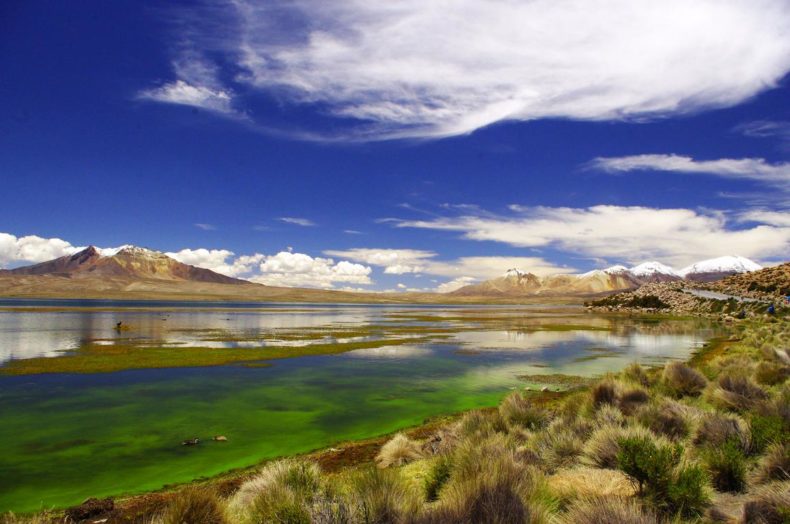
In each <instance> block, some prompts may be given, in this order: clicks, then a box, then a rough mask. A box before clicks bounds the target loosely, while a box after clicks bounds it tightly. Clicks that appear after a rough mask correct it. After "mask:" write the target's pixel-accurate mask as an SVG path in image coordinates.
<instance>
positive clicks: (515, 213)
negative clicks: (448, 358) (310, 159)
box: [393, 205, 790, 267]
mask: <svg viewBox="0 0 790 524" xmlns="http://www.w3.org/2000/svg"><path fill="white" fill-rule="evenodd" d="M510 209H511V211H512V214H511V215H508V216H492V215H490V214H486V215H485V216H477V215H464V216H458V217H440V218H436V219H431V220H401V221H398V222H394V223H393V224H394V225H395V226H396V227H409V228H420V229H434V230H444V231H457V232H459V233H461V234H462V237H463V238H467V239H470V240H481V241H482V240H485V241H494V242H502V243H505V244H508V245H511V246H517V247H532V248H535V247H551V248H555V249H559V250H562V251H564V252H566V253H573V254H579V255H583V256H586V257H590V258H601V259H608V260H620V261H623V262H629V263H637V262H640V261H643V260H645V259H658V260H661V261H663V262H665V263H668V264H672V265H675V266H679V267H682V266H685V265H688V264H692V263H694V262H696V261H698V260H700V259H704V258H710V257H715V256H721V255H731V254H737V255H742V256H746V257H750V258H756V259H763V258H770V257H779V256H785V255H786V253H787V251H788V248H789V247H790V227H787V226H783V225H781V224H777V223H776V221H775V220H774V221H773V222H768V221H761V223H759V224H757V225H754V226H752V227H747V228H735V227H733V226H734V224H733V223H732V222H737V220H735V221H732V220H729V219H728V217H727V216H726V215H725V214H724V213H722V212H717V211H694V210H691V209H655V208H648V207H638V206H628V207H625V206H608V205H600V206H593V207H589V208H568V207H557V208H551V207H522V206H511V208H510Z"/></svg>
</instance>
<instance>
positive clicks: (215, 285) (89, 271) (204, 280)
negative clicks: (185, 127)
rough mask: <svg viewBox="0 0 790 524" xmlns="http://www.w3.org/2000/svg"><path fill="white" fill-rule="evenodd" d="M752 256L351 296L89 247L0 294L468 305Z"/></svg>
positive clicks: (709, 267) (0, 278)
mask: <svg viewBox="0 0 790 524" xmlns="http://www.w3.org/2000/svg"><path fill="white" fill-rule="evenodd" d="M758 269H761V267H760V266H759V265H758V264H756V263H754V262H752V261H751V260H749V259H746V258H743V257H736V256H726V257H720V258H714V259H710V260H705V261H702V262H697V263H696V264H692V265H691V266H688V267H686V268H683V269H681V270H675V269H673V268H671V267H669V266H666V265H664V264H661V263H659V262H645V263H643V264H639V265H637V266H634V267H631V268H627V267H625V266H612V267H609V268H607V269H596V270H594V271H589V272H587V273H583V274H579V275H568V274H558V275H548V276H542V277H539V276H537V275H534V274H532V273H529V272H525V271H521V270H519V269H511V270H509V271H508V272H507V273H506V274H505V275H504V276H503V277H500V278H496V279H493V280H488V281H485V282H481V283H478V284H471V285H468V286H465V287H462V288H460V289H458V290H456V291H453V292H450V293H446V294H438V293H351V292H344V291H335V290H322V289H302V288H286V287H273V286H266V285H262V284H257V283H254V282H250V281H247V280H243V279H238V278H232V277H229V276H226V275H222V274H220V273H217V272H215V271H211V270H210V269H205V268H201V267H196V266H191V265H188V264H184V263H181V262H178V261H177V260H175V259H173V258H171V257H169V256H167V255H166V254H164V253H161V252H159V251H153V250H150V249H145V248H141V247H136V246H123V247H121V248H117V249H101V250H100V249H97V248H95V247H93V246H91V247H88V248H86V249H84V250H82V251H80V252H78V253H74V254H72V255H67V256H64V257H60V258H56V259H54V260H50V261H48V262H42V263H40V264H35V265H32V266H25V267H19V268H15V269H7V270H0V296H5V297H57V298H131V299H134V298H137V299H144V298H172V299H191V300H199V299H203V300H253V301H255V300H283V301H317V302H333V301H337V302H467V301H473V300H474V299H475V298H477V299H485V300H497V299H501V300H505V301H509V300H511V301H512V300H518V299H523V298H528V297H555V298H556V297H582V296H584V297H586V296H594V295H604V294H609V293H612V292H617V291H623V290H632V289H637V288H639V287H641V286H643V285H645V284H651V283H661V282H681V281H686V282H690V281H693V282H709V281H714V280H719V279H721V278H723V277H726V276H730V275H735V274H741V273H746V272H749V271H755V270H758Z"/></svg>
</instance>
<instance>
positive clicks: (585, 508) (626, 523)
mask: <svg viewBox="0 0 790 524" xmlns="http://www.w3.org/2000/svg"><path fill="white" fill-rule="evenodd" d="M559 522H561V523H562V524H658V522H659V521H658V518H657V517H656V516H655V514H653V513H652V512H651V511H649V510H647V509H645V508H643V507H642V506H641V505H640V504H639V503H638V502H636V501H634V500H627V499H623V498H619V497H607V498H600V497H596V498H588V499H582V500H578V501H576V502H574V503H573V505H571V507H570V508H569V509H568V512H567V513H566V514H565V515H563V517H562V518H561V519H560V520H559Z"/></svg>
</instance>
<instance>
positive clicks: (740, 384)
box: [711, 375, 768, 411]
mask: <svg viewBox="0 0 790 524" xmlns="http://www.w3.org/2000/svg"><path fill="white" fill-rule="evenodd" d="M767 398H768V393H766V392H765V390H763V389H762V388H761V387H760V386H758V385H757V384H755V383H754V382H752V380H751V379H750V378H748V377H746V376H743V375H721V376H720V377H719V380H718V382H717V387H716V388H714V389H713V393H712V395H711V400H712V401H713V403H714V404H716V405H717V406H719V407H721V408H724V409H731V410H734V411H748V410H750V409H752V408H754V406H755V405H756V404H757V403H758V402H760V401H762V400H765V399H767Z"/></svg>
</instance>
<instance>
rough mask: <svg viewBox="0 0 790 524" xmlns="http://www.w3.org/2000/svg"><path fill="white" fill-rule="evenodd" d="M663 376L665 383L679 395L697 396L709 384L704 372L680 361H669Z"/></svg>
mask: <svg viewBox="0 0 790 524" xmlns="http://www.w3.org/2000/svg"><path fill="white" fill-rule="evenodd" d="M662 377H663V379H664V385H665V386H666V387H667V389H669V391H670V392H671V393H672V394H674V395H675V396H677V397H682V396H697V395H699V394H700V393H702V390H703V389H705V386H707V385H708V381H707V379H706V378H705V376H704V375H702V373H700V372H699V371H697V370H695V369H692V368H690V367H688V366H687V365H686V364H684V363H682V362H678V361H673V362H668V363H667V364H666V365H665V366H664V373H663V375H662Z"/></svg>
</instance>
